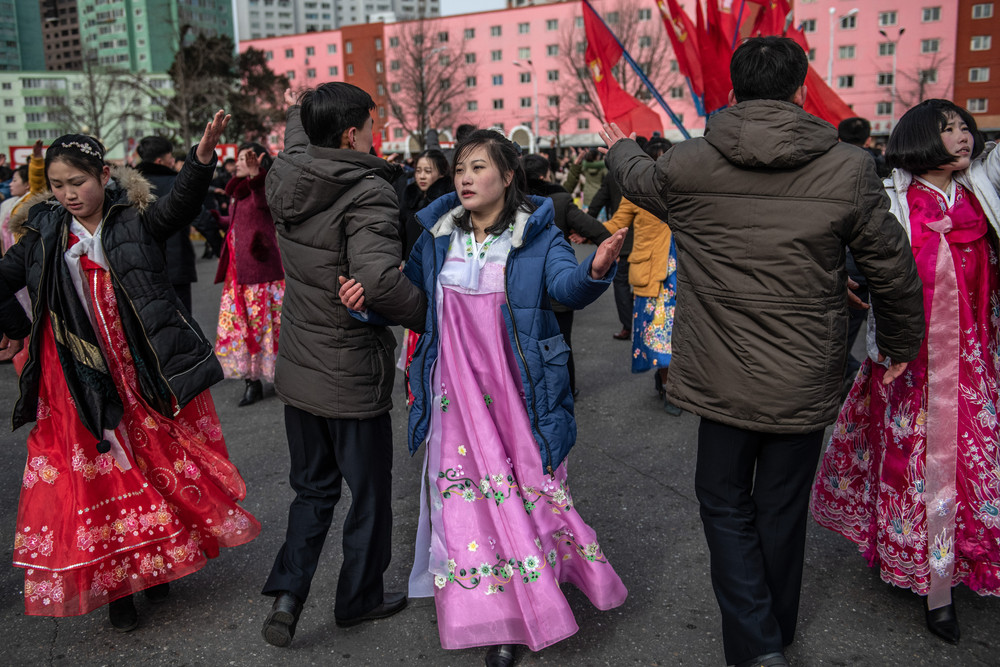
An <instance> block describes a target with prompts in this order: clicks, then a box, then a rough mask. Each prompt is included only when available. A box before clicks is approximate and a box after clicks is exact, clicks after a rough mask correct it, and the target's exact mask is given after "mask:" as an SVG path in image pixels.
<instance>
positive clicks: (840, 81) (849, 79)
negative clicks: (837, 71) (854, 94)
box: [837, 74, 854, 88]
mask: <svg viewBox="0 0 1000 667" xmlns="http://www.w3.org/2000/svg"><path fill="white" fill-rule="evenodd" d="M853 87H854V75H853V74H844V75H843V76H838V77H837V88H853Z"/></svg>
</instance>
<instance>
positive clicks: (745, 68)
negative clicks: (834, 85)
mask: <svg viewBox="0 0 1000 667" xmlns="http://www.w3.org/2000/svg"><path fill="white" fill-rule="evenodd" d="M808 72H809V58H808V57H806V52H805V51H803V50H802V47H801V46H799V45H798V44H796V43H795V41H793V40H791V39H789V38H787V37H751V38H750V39H745V40H743V43H742V44H740V45H739V47H737V49H736V51H735V52H734V53H733V58H732V60H730V61H729V77H730V79H732V82H733V95H735V96H736V101H737V102H747V101H749V100H779V101H782V102H791V101H792V96H793V95H795V91H797V90H798V89H799V88H801V87H802V84H804V83H805V82H806V74H808Z"/></svg>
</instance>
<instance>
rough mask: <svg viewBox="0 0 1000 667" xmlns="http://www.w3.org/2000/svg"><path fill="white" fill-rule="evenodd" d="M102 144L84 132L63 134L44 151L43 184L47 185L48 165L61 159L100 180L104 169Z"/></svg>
mask: <svg viewBox="0 0 1000 667" xmlns="http://www.w3.org/2000/svg"><path fill="white" fill-rule="evenodd" d="M104 153H105V150H104V144H102V143H101V142H100V141H98V140H97V139H95V138H94V137H89V136H87V135H86V134H64V135H62V136H61V137H59V138H58V139H56V140H55V141H53V142H52V144H51V145H50V146H49V149H48V150H47V151H45V184H46V185H47V186H49V187H50V188H51V186H50V185H49V165H51V164H52V163H53V162H55V161H56V160H61V161H63V162H65V163H66V164H68V165H69V166H71V167H75V168H76V169H79V170H80V171H82V172H84V173H86V174H89V175H90V176H93V177H94V178H96V179H98V180H100V178H101V172H103V171H104V167H105V164H104Z"/></svg>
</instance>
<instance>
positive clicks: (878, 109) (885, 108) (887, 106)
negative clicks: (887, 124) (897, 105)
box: [875, 102, 892, 116]
mask: <svg viewBox="0 0 1000 667" xmlns="http://www.w3.org/2000/svg"><path fill="white" fill-rule="evenodd" d="M875 115H876V116H891V115H892V102H879V103H878V104H876V105H875Z"/></svg>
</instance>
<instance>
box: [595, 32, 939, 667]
mask: <svg viewBox="0 0 1000 667" xmlns="http://www.w3.org/2000/svg"><path fill="white" fill-rule="evenodd" d="M808 68H809V61H808V58H807V57H806V54H805V52H803V50H802V48H801V47H800V46H798V45H797V44H796V43H795V42H794V41H792V40H790V39H786V38H783V37H760V38H752V39H747V40H745V41H744V42H743V43H742V44H740V46H739V47H738V48H737V49H736V51H735V53H734V54H733V57H732V61H731V64H730V74H731V78H732V82H733V91H732V92H731V93H730V97H729V103H730V106H729V107H728V108H727V109H725V110H724V111H721V112H719V113H717V114H715V115H713V116H712V117H711V118H710V119H709V120H708V127H707V130H706V132H705V136H704V137H701V138H697V139H691V140H689V141H684V142H682V143H679V144H676V145H675V146H673V147H672V148H671V149H670V150H668V151H667V152H666V153H664V154H663V156H661V157H660V159H659V160H656V161H655V162H654V161H653V160H651V159H650V158H649V156H647V155H646V154H645V153H643V152H642V151H641V150H640V149H639V147H638V146H637V145H636V144H635V142H632V141H629V140H627V138H626V137H625V136H624V135H623V134H622V133H621V131H620V130H618V128H617V126H615V125H611V126H606V128H605V131H604V137H605V141H606V142H607V144H608V145H609V146H611V147H612V148H611V150H610V151H609V152H608V156H607V162H608V165H609V168H610V170H611V173H612V175H613V176H614V178H616V179H617V180H618V182H619V184H620V185H621V186H622V193H623V195H624V196H625V197H627V198H628V199H629V200H630V201H632V202H633V203H634V204H636V205H637V206H640V207H642V208H644V209H646V210H648V211H650V212H651V213H653V214H654V215H657V216H659V217H660V218H661V219H662V220H664V221H666V222H667V223H668V224H669V225H670V228H671V230H672V231H673V238H674V242H675V244H676V246H677V309H676V317H675V320H674V328H673V339H672V344H673V350H672V352H673V354H672V357H671V361H670V375H669V377H668V378H667V387H666V389H667V395H668V396H670V399H671V401H672V402H674V403H675V404H677V405H679V406H680V407H682V408H684V409H685V410H688V411H690V412H693V413H695V414H697V415H699V416H700V417H701V424H700V426H699V431H698V465H697V470H696V472H695V490H696V492H697V495H698V500H699V503H700V505H701V517H702V522H703V524H704V528H705V537H706V539H707V541H708V547H709V552H710V554H711V572H712V585H713V587H714V589H715V595H716V598H717V599H718V602H719V608H720V611H721V612H722V635H723V645H724V650H725V655H726V661H727V662H728V663H729V664H737V665H740V666H741V667H742V666H744V665H747V666H749V665H768V666H776V665H787V664H788V663H787V661H786V660H785V658H784V655H783V650H784V647H786V646H788V645H789V644H790V643H792V641H793V640H794V638H795V626H796V622H797V618H798V607H799V593H800V585H801V580H802V565H803V559H804V556H805V534H806V517H807V516H808V507H809V489H810V486H811V482H812V479H813V474H814V473H815V470H816V462H817V459H818V458H819V452H820V444H821V440H822V437H823V429H824V427H825V426H826V425H827V424H829V423H830V422H831V421H833V420H834V419H835V417H836V415H837V408H838V407H839V402H840V401H839V399H840V392H839V388H840V378H841V376H842V373H843V368H844V360H845V357H846V350H845V346H844V333H843V332H844V330H845V329H846V327H847V312H846V311H847V306H846V302H847V298H846V292H847V289H846V286H847V275H846V272H845V271H844V250H843V249H844V246H845V245H847V246H850V248H851V250H852V251H853V252H854V257H855V260H856V261H857V264H858V267H859V268H860V270H861V272H862V273H863V274H864V275H865V276H866V277H867V278H868V285H869V289H870V291H871V294H872V302H873V308H874V309H875V319H876V321H877V323H878V346H879V349H880V350H881V351H882V352H883V353H884V354H885V355H886V356H889V357H891V358H892V361H893V365H892V367H891V369H890V371H889V372H888V373H887V374H886V381H890V380H892V379H894V378H896V377H898V376H899V374H900V373H902V371H903V369H904V368H905V366H906V362H907V361H909V360H911V359H913V358H914V357H916V356H917V352H918V351H919V348H920V340H921V338H922V336H923V308H922V305H923V304H922V301H921V295H920V281H919V279H918V278H917V271H916V267H915V266H914V264H913V259H912V257H911V256H910V253H909V249H908V247H907V243H906V235H905V234H904V233H903V231H902V230H901V229H900V228H899V225H898V224H896V222H895V220H893V218H892V215H891V214H890V213H889V210H888V200H887V199H886V197H885V194H884V192H883V190H882V187H881V184H880V182H879V180H878V177H877V176H876V174H875V169H874V167H873V164H872V161H871V159H870V158H868V156H866V155H863V154H862V153H860V152H859V151H857V150H855V149H854V148H852V147H849V146H845V145H844V144H840V143H838V142H837V134H836V130H835V129H834V128H833V127H832V126H831V125H830V124H828V123H826V122H824V121H822V120H819V119H818V118H816V117H815V116H812V115H810V114H808V113H806V112H805V111H803V110H802V108H801V106H802V103H803V102H804V101H805V95H806V90H805V87H804V85H803V84H804V82H805V77H806V73H807V71H808ZM632 252H633V254H634V253H635V250H633V251H632Z"/></svg>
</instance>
